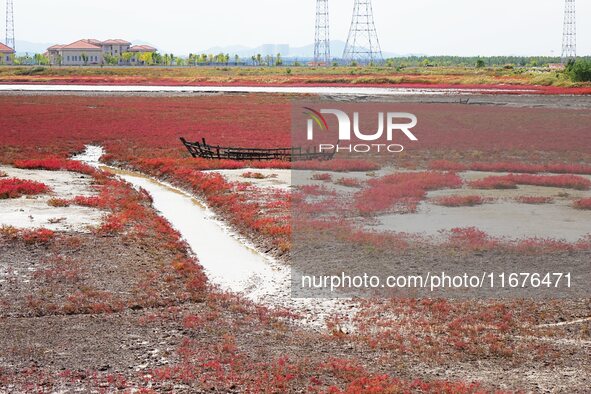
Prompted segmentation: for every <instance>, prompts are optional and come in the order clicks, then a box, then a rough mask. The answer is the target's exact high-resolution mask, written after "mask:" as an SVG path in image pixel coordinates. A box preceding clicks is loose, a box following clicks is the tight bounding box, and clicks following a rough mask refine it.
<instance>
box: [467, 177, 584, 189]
mask: <svg viewBox="0 0 591 394" xmlns="http://www.w3.org/2000/svg"><path fill="white" fill-rule="evenodd" d="M469 185H470V186H471V187H473V188H476V189H516V188H517V185H530V186H546V187H559V188H567V189H576V190H589V189H590V188H591V181H590V180H589V179H587V178H584V177H582V176H578V175H530V174H509V175H503V176H489V177H486V178H484V179H479V180H476V181H472V182H470V184H469Z"/></svg>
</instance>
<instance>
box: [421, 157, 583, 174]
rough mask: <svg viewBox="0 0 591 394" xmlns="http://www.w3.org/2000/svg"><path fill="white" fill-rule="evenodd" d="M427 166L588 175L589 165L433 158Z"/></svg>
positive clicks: (456, 169)
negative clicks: (471, 161)
mask: <svg viewBox="0 0 591 394" xmlns="http://www.w3.org/2000/svg"><path fill="white" fill-rule="evenodd" d="M429 168H430V169H432V170H439V171H468V170H470V171H483V172H513V173H524V174H538V173H543V172H548V173H555V174H578V175H590V174H591V166H589V165H585V164H568V163H548V164H528V163H519V162H491V163H485V162H475V163H458V162H454V161H449V160H434V161H432V162H430V163H429Z"/></svg>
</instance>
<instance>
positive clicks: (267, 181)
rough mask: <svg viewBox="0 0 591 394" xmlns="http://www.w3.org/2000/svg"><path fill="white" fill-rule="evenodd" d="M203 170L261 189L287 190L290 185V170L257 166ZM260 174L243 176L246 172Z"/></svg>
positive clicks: (229, 180)
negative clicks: (253, 176)
mask: <svg viewBox="0 0 591 394" xmlns="http://www.w3.org/2000/svg"><path fill="white" fill-rule="evenodd" d="M204 172H214V173H217V174H220V175H222V176H223V177H224V178H226V180H227V181H228V182H243V183H251V184H253V185H255V186H256V187H260V188H263V189H279V190H289V189H290V187H291V170H281V169H280V170H275V169H266V168H264V169H259V168H241V169H239V170H212V171H204ZM249 173H250V174H256V175H259V174H260V175H262V178H252V177H248V176H245V175H247V174H249Z"/></svg>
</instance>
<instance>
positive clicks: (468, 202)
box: [432, 196, 488, 207]
mask: <svg viewBox="0 0 591 394" xmlns="http://www.w3.org/2000/svg"><path fill="white" fill-rule="evenodd" d="M487 201H488V200H487V199H486V198H484V197H481V196H442V197H437V198H434V199H433V200H432V202H433V204H435V205H441V206H444V207H473V206H476V205H482V204H484V203H485V202H487Z"/></svg>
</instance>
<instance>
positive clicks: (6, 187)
mask: <svg viewBox="0 0 591 394" xmlns="http://www.w3.org/2000/svg"><path fill="white" fill-rule="evenodd" d="M49 191H50V189H49V187H48V186H47V185H45V184H43V183H40V182H35V181H28V180H23V179H16V178H8V179H0V200H1V199H7V198H18V197H22V196H33V195H36V194H42V193H48V192H49Z"/></svg>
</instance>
